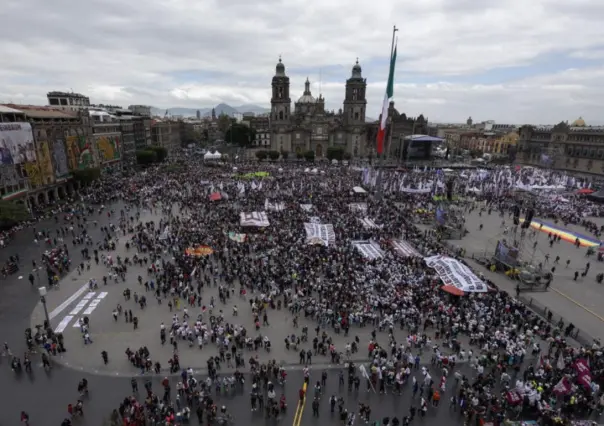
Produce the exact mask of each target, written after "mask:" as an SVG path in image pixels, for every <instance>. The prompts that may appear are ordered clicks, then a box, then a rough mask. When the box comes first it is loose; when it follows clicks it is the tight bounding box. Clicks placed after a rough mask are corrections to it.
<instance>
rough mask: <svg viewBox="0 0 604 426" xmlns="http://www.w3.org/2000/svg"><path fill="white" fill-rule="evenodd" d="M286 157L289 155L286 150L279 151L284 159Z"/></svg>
mask: <svg viewBox="0 0 604 426" xmlns="http://www.w3.org/2000/svg"><path fill="white" fill-rule="evenodd" d="M288 157H289V152H288V151H281V158H283V159H284V160H287V158H288Z"/></svg>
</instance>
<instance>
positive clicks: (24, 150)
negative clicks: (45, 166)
mask: <svg viewBox="0 0 604 426" xmlns="http://www.w3.org/2000/svg"><path fill="white" fill-rule="evenodd" d="M27 162H30V163H35V162H36V148H35V146H34V135H33V132H32V130H31V124H29V123H0V164H7V165H8V164H22V163H27Z"/></svg>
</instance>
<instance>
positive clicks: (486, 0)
mask: <svg viewBox="0 0 604 426" xmlns="http://www.w3.org/2000/svg"><path fill="white" fill-rule="evenodd" d="M3 6H4V7H3V11H2V15H3V25H2V26H1V27H0V40H2V41H0V55H2V57H3V58H4V59H3V62H2V67H0V80H1V81H2V82H3V84H2V86H0V102H4V103H8V102H14V103H31V104H42V105H44V104H46V93H47V92H48V91H52V90H61V91H69V90H71V89H73V90H74V91H76V92H79V93H82V94H84V95H87V96H89V97H90V99H91V101H92V102H94V103H109V104H122V105H124V106H127V105H129V104H146V105H152V106H154V107H157V108H170V107H185V108H209V107H212V106H215V105H217V104H220V103H226V104H228V105H233V106H236V105H242V104H254V105H258V106H260V107H269V106H270V95H271V90H270V83H271V78H272V76H273V74H274V72H275V65H276V63H277V60H278V57H279V55H280V54H281V55H282V58H283V62H284V64H285V66H286V72H287V74H288V75H289V76H290V79H291V96H292V101H295V100H296V99H297V98H298V97H299V96H301V95H302V91H303V89H304V81H305V80H306V77H309V78H310V80H311V82H312V85H311V88H312V92H313V94H314V95H318V94H319V91H321V93H322V94H323V96H324V97H325V100H326V108H328V109H334V110H336V111H337V110H338V109H339V108H340V107H341V105H342V101H343V98H344V83H345V80H346V78H348V77H349V76H350V71H351V68H352V66H353V65H354V63H355V60H356V58H357V57H358V58H359V62H360V64H361V66H362V67H363V76H364V77H365V78H367V82H368V89H367V98H368V106H367V115H368V116H370V117H378V116H379V113H380V105H381V100H382V98H383V94H384V90H385V80H386V78H387V73H388V69H387V68H388V54H389V49H390V40H391V29H392V25H393V24H394V23H396V24H397V26H399V27H400V31H399V33H398V61H397V64H396V66H397V72H396V75H395V88H394V100H395V103H396V108H397V109H398V110H399V111H400V112H405V113H406V114H407V115H411V116H417V115H419V114H424V116H425V117H427V118H428V119H429V120H430V121H435V122H451V123H462V122H465V120H466V119H467V118H468V116H472V118H473V119H474V121H476V122H480V121H484V120H490V119H492V120H495V121H497V122H498V123H514V124H523V123H534V124H555V123H558V122H560V121H569V122H572V121H573V120H575V119H576V118H577V117H579V116H582V117H583V118H584V119H585V121H586V122H587V124H588V125H597V124H604V103H603V102H602V101H601V99H602V98H603V95H604V79H603V77H604V42H603V41H602V40H604V27H603V26H602V25H601V23H600V20H601V17H602V16H604V2H601V1H598V0H577V1H575V2H567V1H562V0H534V1H532V2H526V1H525V0H522V1H520V0H497V1H496V0H422V1H421V2H412V1H404V2H395V1H394V0H377V3H376V2H370V3H367V2H359V1H353V2H352V3H351V2H347V1H344V0H328V1H326V2H318V1H315V0H313V1H311V2H310V3H309V2H301V1H299V0H292V1H290V2H285V3H282V2H276V1H275V0H260V1H259V2H252V3H250V2H243V1H241V0H232V1H229V2H215V1H208V2H201V3H199V4H197V3H193V4H192V3H190V2H186V1H184V0H172V1H170V2H163V1H159V0H145V1H144V2H143V1H142V0H133V1H131V2H128V3H126V4H124V3H123V2H118V1H117V0H88V1H86V2H83V3H82V2H80V3H77V2H75V3H74V2H71V1H68V0H56V1H54V2H47V1H42V0H20V1H16V0H8V2H7V3H6V4H3ZM32 10H35V11H36V13H31V11H32ZM336 16H340V18H339V19H334V17H336ZM233 22H237V25H233ZM24 28H26V29H27V30H26V31H24V30H23V29H24ZM76 34H77V36H75V35H76Z"/></svg>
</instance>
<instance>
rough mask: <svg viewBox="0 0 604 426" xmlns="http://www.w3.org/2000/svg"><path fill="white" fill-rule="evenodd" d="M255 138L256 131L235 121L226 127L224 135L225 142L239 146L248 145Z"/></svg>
mask: <svg viewBox="0 0 604 426" xmlns="http://www.w3.org/2000/svg"><path fill="white" fill-rule="evenodd" d="M255 138H256V131H255V130H254V129H252V128H250V127H249V126H246V125H245V124H239V123H235V124H233V125H232V126H230V127H229V128H228V130H227V131H226V133H225V135H224V140H225V142H227V143H233V144H235V145H238V146H241V147H248V146H250V145H251V144H252V141H253V140H254V139H255Z"/></svg>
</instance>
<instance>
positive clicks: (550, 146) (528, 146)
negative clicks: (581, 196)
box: [516, 118, 604, 175]
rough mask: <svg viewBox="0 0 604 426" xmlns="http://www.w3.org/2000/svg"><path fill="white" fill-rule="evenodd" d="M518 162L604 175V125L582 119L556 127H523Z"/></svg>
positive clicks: (562, 123) (519, 142) (559, 124)
mask: <svg viewBox="0 0 604 426" xmlns="http://www.w3.org/2000/svg"><path fill="white" fill-rule="evenodd" d="M516 161H517V162H519V163H521V164H527V165H531V166H538V167H548V168H552V169H558V170H566V171H569V172H576V173H585V174H597V175H604V127H603V126H588V125H586V124H585V121H584V120H583V119H582V118H579V119H577V120H575V121H574V122H572V123H571V124H568V123H567V122H564V121H563V122H561V123H558V124H556V125H555V126H522V127H521V128H520V138H519V141H518V153H517V157H516Z"/></svg>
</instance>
